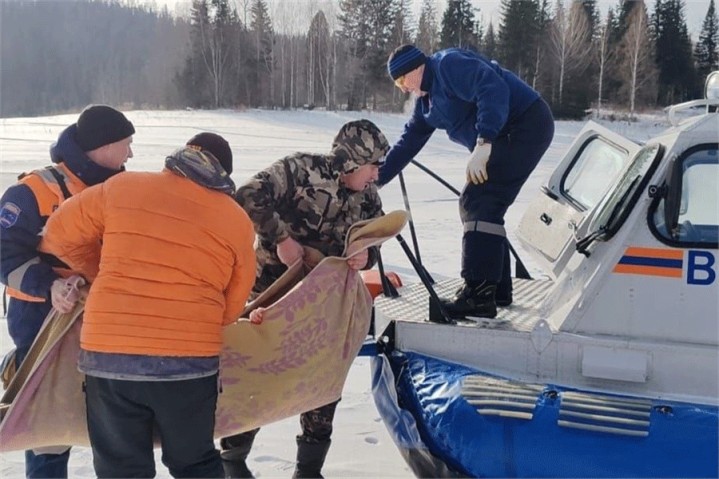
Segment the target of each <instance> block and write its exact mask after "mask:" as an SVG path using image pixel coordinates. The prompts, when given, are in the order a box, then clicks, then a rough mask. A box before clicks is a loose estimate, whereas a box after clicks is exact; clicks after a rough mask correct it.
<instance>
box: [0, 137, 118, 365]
mask: <svg viewBox="0 0 719 479" xmlns="http://www.w3.org/2000/svg"><path fill="white" fill-rule="evenodd" d="M76 128H77V127H76V125H71V126H69V127H68V128H66V129H65V130H64V131H63V132H62V133H61V134H60V136H59V137H58V140H57V142H55V143H54V144H53V145H52V146H51V147H50V157H51V159H52V162H53V163H64V164H65V166H66V167H67V169H69V170H70V171H71V172H72V173H73V174H74V175H75V176H76V177H77V178H78V179H79V180H80V181H81V182H82V185H81V186H82V187H87V186H91V185H94V184H98V183H102V182H103V181H105V180H106V179H107V178H109V177H110V176H112V175H114V174H116V173H118V171H116V170H111V169H109V168H105V167H103V166H100V165H98V164H97V163H94V162H93V161H91V160H90V159H89V158H88V157H87V155H86V154H85V152H84V151H82V149H81V148H80V147H79V146H78V145H77V143H76V141H75V133H76ZM47 218H48V217H47V216H42V215H41V213H40V208H39V205H38V201H37V198H36V197H35V194H34V193H33V191H32V190H31V189H30V187H28V186H27V185H25V184H23V183H18V184H15V185H13V186H11V187H10V188H8V189H7V190H6V191H5V193H4V194H3V195H2V198H0V281H2V283H3V284H4V285H8V284H12V286H13V287H15V288H16V289H18V290H19V291H20V292H22V293H24V294H27V295H30V296H35V297H39V298H45V299H46V301H44V302H31V301H23V300H20V299H17V298H9V302H8V312H7V321H8V329H9V332H10V336H11V338H12V340H13V342H14V343H15V345H16V346H17V348H18V350H20V352H21V354H22V355H23V356H24V353H25V352H26V350H27V349H28V348H29V347H30V345H31V344H32V342H33V340H34V339H35V336H37V333H38V331H39V330H40V326H42V323H43V321H44V319H45V317H46V316H47V314H48V313H49V312H50V309H51V307H52V304H51V302H50V286H51V285H52V283H53V281H55V279H57V277H58V275H57V273H56V272H55V271H53V269H52V268H53V266H60V265H62V263H60V261H59V260H57V258H55V257H53V256H50V255H46V254H41V253H39V252H38V251H37V247H38V245H39V244H40V232H41V230H42V228H43V227H44V226H45V222H46V221H47Z"/></svg>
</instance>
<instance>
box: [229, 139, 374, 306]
mask: <svg viewBox="0 0 719 479" xmlns="http://www.w3.org/2000/svg"><path fill="white" fill-rule="evenodd" d="M336 163H337V161H336V158H335V156H334V155H332V154H329V155H316V154H309V153H295V154H294V155H290V156H287V157H285V158H283V159H281V160H278V161H276V162H275V163H274V164H272V166H270V167H269V168H267V169H265V170H263V171H261V172H259V173H257V174H256V175H255V176H254V177H252V178H251V179H250V180H249V181H248V182H247V183H245V184H244V185H242V186H240V187H239V188H238V190H237V196H236V198H237V201H238V203H239V204H240V205H241V206H242V207H243V208H244V209H245V211H246V212H247V214H248V215H249V216H250V218H251V219H252V222H253V223H254V225H255V231H256V233H257V242H256V243H255V252H256V253H257V282H256V283H255V288H254V293H255V294H258V293H260V292H262V291H264V290H265V289H266V288H267V287H268V286H269V285H270V284H272V283H273V282H274V281H275V280H276V279H277V278H279V277H280V276H281V275H282V273H284V271H285V270H286V269H287V267H286V266H285V265H283V264H282V263H281V262H280V260H279V258H278V257H277V251H276V245H277V243H278V242H280V241H282V240H284V239H285V238H287V237H288V236H291V237H292V238H293V239H295V240H296V241H297V242H298V243H300V244H301V245H303V246H310V247H312V248H315V249H317V250H319V251H321V252H322V253H323V254H324V255H326V256H340V255H341V254H342V252H343V250H344V241H345V236H346V234H347V231H348V230H349V227H350V226H351V225H352V224H353V223H356V222H357V221H360V220H365V219H370V218H375V217H378V216H380V215H381V214H382V213H381V209H382V202H381V200H380V197H379V194H378V192H377V187H376V186H374V185H370V186H369V187H367V188H366V189H365V190H363V191H353V190H350V189H348V188H345V187H344V186H343V185H342V184H341V181H340V169H339V168H337V164H336ZM377 256H378V252H377V250H376V249H374V248H373V249H370V255H369V262H368V265H367V267H368V268H369V267H372V266H373V265H374V263H375V262H376V261H377Z"/></svg>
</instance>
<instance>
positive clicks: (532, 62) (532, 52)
mask: <svg viewBox="0 0 719 479" xmlns="http://www.w3.org/2000/svg"><path fill="white" fill-rule="evenodd" d="M540 7H541V3H540V1H539V0H502V3H501V10H502V20H501V22H500V25H499V32H498V37H499V60H500V62H501V63H502V65H503V66H504V67H505V68H508V69H510V70H512V71H513V72H515V73H516V74H517V75H519V77H520V78H522V79H523V80H524V81H526V82H528V83H529V84H530V85H532V84H533V83H534V79H535V77H536V74H535V72H536V69H537V65H538V63H540V61H541V60H540V58H539V56H538V52H540V51H541V49H540V48H539V44H538V42H539V41H540V40H541V39H540V38H539V36H540V35H539V31H540V20H541V18H540V17H541V15H540V10H541V9H540Z"/></svg>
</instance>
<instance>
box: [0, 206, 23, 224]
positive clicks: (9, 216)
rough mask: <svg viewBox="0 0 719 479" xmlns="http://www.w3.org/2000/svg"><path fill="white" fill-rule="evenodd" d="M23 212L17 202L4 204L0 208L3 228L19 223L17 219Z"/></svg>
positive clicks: (0, 219)
mask: <svg viewBox="0 0 719 479" xmlns="http://www.w3.org/2000/svg"><path fill="white" fill-rule="evenodd" d="M21 212H22V210H21V209H20V207H19V206H18V205H16V204H15V203H10V202H7V203H5V204H4V205H2V209H0V226H2V227H3V228H10V227H11V226H13V225H14V224H15V223H17V219H18V217H19V216H20V213H21Z"/></svg>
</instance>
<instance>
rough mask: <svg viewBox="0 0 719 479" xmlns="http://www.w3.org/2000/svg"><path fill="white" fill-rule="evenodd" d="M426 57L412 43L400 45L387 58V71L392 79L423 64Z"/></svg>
mask: <svg viewBox="0 0 719 479" xmlns="http://www.w3.org/2000/svg"><path fill="white" fill-rule="evenodd" d="M425 60H427V57H426V56H425V54H424V53H422V51H421V50H420V49H419V48H417V47H415V46H414V45H402V46H401V47H398V48H397V49H395V51H393V52H392V54H391V55H390V56H389V60H387V71H388V72H389V76H391V77H392V80H396V79H397V78H399V77H401V76H403V75H406V74H407V73H409V72H411V71H412V70H414V69H415V68H417V67H420V66H422V65H424V62H425Z"/></svg>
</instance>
